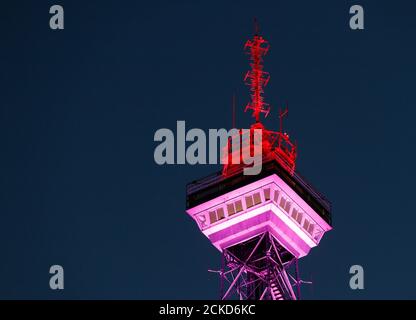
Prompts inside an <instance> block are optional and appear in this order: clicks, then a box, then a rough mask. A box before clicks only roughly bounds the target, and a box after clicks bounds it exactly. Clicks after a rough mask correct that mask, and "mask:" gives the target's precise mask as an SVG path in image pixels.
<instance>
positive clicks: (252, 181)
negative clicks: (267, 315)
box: [186, 26, 332, 300]
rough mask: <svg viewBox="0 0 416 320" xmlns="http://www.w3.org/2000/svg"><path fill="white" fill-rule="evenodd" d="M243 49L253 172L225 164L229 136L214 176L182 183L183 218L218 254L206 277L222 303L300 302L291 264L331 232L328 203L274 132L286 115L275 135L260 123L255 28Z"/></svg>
mask: <svg viewBox="0 0 416 320" xmlns="http://www.w3.org/2000/svg"><path fill="white" fill-rule="evenodd" d="M244 48H245V50H246V51H247V53H248V54H249V55H250V61H251V63H250V66H251V70H250V71H248V72H247V74H246V76H245V78H244V80H245V82H246V83H247V84H248V85H249V87H250V91H251V101H250V102H249V103H248V104H247V106H246V108H245V111H248V110H252V112H253V117H254V118H255V123H254V124H253V125H252V126H251V129H261V130H262V140H261V142H260V143H261V145H262V159H263V160H262V170H261V173H260V174H258V175H253V176H250V175H244V174H243V169H244V167H245V165H244V164H232V163H231V159H232V153H233V150H232V149H231V148H230V141H231V138H230V139H229V144H228V145H227V146H226V148H228V151H229V152H228V162H227V163H226V164H224V165H223V169H222V171H221V172H218V173H215V174H213V175H211V176H208V177H206V178H202V179H200V180H197V181H193V182H191V183H189V184H188V185H187V194H186V200H187V213H188V214H189V215H190V216H191V217H192V219H194V220H195V221H196V223H197V225H198V227H199V229H200V230H201V232H202V233H203V234H204V235H205V236H206V237H207V238H208V239H209V240H210V241H211V243H212V244H213V245H214V246H215V247H216V248H217V249H218V250H219V251H220V252H221V255H222V262H221V269H220V270H219V271H214V272H218V273H219V276H220V298H221V299H222V300H224V299H242V300H295V299H300V285H301V283H304V281H302V280H300V279H299V272H298V259H300V258H302V257H304V256H306V255H307V254H308V253H309V251H310V250H311V249H312V248H313V247H316V246H317V245H318V244H319V242H320V241H321V239H322V236H323V235H324V233H325V232H327V231H329V230H331V229H332V227H331V225H332V222H331V205H330V203H329V201H328V200H326V199H325V197H324V196H323V195H321V194H320V193H319V192H318V191H317V190H316V189H315V188H313V187H312V186H311V185H310V184H309V183H307V182H306V181H305V180H304V179H303V178H302V177H301V176H300V175H299V173H298V172H297V171H295V161H296V155H297V153H296V150H297V148H296V145H295V144H294V143H292V142H291V140H290V139H289V136H288V135H287V134H286V133H285V132H283V128H282V119H283V117H284V116H285V115H286V114H287V109H286V110H284V111H283V112H279V118H280V128H279V131H271V130H267V129H266V128H265V127H264V125H263V124H262V123H261V122H260V115H261V114H264V116H265V117H266V116H267V115H268V114H269V112H270V106H269V105H268V104H266V103H265V102H264V100H263V97H262V93H263V88H264V87H265V86H266V85H267V83H268V82H269V79H270V76H269V74H268V73H267V72H265V71H264V70H263V57H264V56H265V55H266V54H267V53H268V51H269V44H268V42H267V41H266V40H265V39H264V38H263V37H262V36H260V35H259V29H258V27H257V26H256V31H255V35H254V37H253V38H252V39H251V40H248V41H247V42H246V44H245V46H244ZM239 132H240V135H241V131H239ZM240 138H241V137H240ZM253 140H254V139H253ZM250 143H251V144H256V143H259V142H258V141H251V142H250ZM251 147H252V145H250V148H251ZM238 152H240V150H238Z"/></svg>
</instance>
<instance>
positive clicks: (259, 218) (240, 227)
mask: <svg viewBox="0 0 416 320" xmlns="http://www.w3.org/2000/svg"><path fill="white" fill-rule="evenodd" d="M186 212H187V213H188V214H189V215H190V216H191V217H192V218H193V219H194V220H195V221H196V223H197V224H198V227H199V229H200V230H201V232H202V233H203V234H204V235H205V236H207V237H208V239H209V240H210V241H211V243H212V244H213V245H214V246H215V247H216V248H217V249H218V250H220V251H221V252H222V251H223V250H224V249H226V248H229V247H232V246H235V245H236V244H238V243H241V242H244V241H247V240H248V239H250V238H254V237H256V236H258V235H259V234H262V233H265V232H268V233H270V234H271V235H272V236H273V237H274V238H275V239H276V240H277V241H278V243H279V244H280V245H281V246H282V247H283V248H285V249H286V250H287V251H288V252H289V253H291V254H292V255H293V256H294V257H295V258H297V259H298V258H301V257H303V256H305V255H307V254H308V253H309V251H310V250H311V248H313V247H315V246H317V245H318V244H319V242H320V240H321V239H322V236H323V235H324V234H325V232H327V231H329V230H331V229H332V227H331V213H330V212H331V206H330V203H329V202H328V201H327V200H326V199H325V198H324V197H323V196H322V195H321V194H319V193H318V192H317V191H316V190H315V189H314V188H313V187H311V186H310V184H308V183H306V182H305V181H304V179H302V178H301V177H300V176H299V175H298V174H294V175H291V174H289V173H287V172H286V170H284V169H283V168H282V167H281V166H280V165H279V164H278V163H277V162H276V161H270V162H268V163H263V169H262V173H261V174H260V175H257V176H244V175H243V174H242V173H240V174H237V175H234V176H232V177H228V178H224V177H223V176H222V175H221V174H220V173H218V174H215V175H212V176H209V177H207V178H204V179H201V180H199V181H194V182H192V183H190V184H189V185H188V186H187V211H186Z"/></svg>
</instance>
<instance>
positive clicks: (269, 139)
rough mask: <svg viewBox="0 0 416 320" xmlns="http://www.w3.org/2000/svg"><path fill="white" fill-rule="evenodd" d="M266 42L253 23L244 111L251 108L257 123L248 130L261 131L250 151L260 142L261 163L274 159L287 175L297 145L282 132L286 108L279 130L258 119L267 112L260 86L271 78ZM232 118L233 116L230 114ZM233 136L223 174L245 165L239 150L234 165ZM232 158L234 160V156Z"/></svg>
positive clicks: (294, 159) (281, 116) (292, 166)
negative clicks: (266, 67)
mask: <svg viewBox="0 0 416 320" xmlns="http://www.w3.org/2000/svg"><path fill="white" fill-rule="evenodd" d="M269 47H270V46H269V43H268V42H267V41H266V40H265V39H264V38H263V37H262V36H260V35H259V34H258V26H257V25H256V34H255V35H254V37H253V39H251V40H248V41H247V42H246V44H245V46H244V49H245V50H246V51H247V52H248V54H249V55H250V61H251V63H250V66H251V70H250V71H248V72H247V74H246V75H245V77H244V81H245V83H246V84H247V85H249V86H250V92H251V101H250V102H249V103H248V104H247V106H246V108H245V111H247V110H252V111H253V117H254V118H255V119H256V122H255V123H254V124H253V125H252V126H251V130H254V129H261V130H262V141H261V142H259V141H254V139H250V144H251V145H250V152H251V155H253V156H254V144H258V143H261V144H262V148H261V150H262V159H263V162H264V161H267V160H270V159H274V160H276V161H277V162H278V163H279V164H280V165H281V166H282V167H283V168H284V169H285V170H286V171H288V172H289V173H290V174H292V175H293V174H294V172H295V167H296V156H297V146H296V144H295V143H292V142H291V140H290V139H289V135H288V134H287V133H286V132H284V131H283V117H284V116H286V115H287V114H288V109H287V108H286V109H285V110H284V111H282V112H279V120H280V128H279V131H271V130H267V129H266V128H265V127H264V125H263V124H262V123H261V122H260V114H261V113H263V114H265V117H267V116H268V115H269V113H270V106H269V104H267V103H265V102H264V99H263V96H262V94H263V92H264V90H263V88H264V87H265V86H266V85H267V83H268V82H269V80H270V75H269V73H268V72H265V71H264V70H263V56H265V55H266V54H267V52H268V51H269ZM233 119H234V115H233ZM239 135H240V141H241V140H242V133H241V130H240V131H239ZM232 140H233V139H232V138H230V139H229V143H228V145H227V147H226V148H227V149H228V150H227V151H228V152H227V153H225V155H226V157H227V158H226V159H223V161H224V160H226V161H224V162H225V164H224V166H223V170H222V174H223V176H225V177H229V176H232V175H234V174H237V173H239V172H241V170H242V168H243V167H244V164H242V159H241V154H242V151H241V150H238V151H237V152H241V153H240V155H237V158H238V157H239V158H240V164H233V163H232V159H233V154H232V152H233V150H232ZM234 159H236V158H235V157H234Z"/></svg>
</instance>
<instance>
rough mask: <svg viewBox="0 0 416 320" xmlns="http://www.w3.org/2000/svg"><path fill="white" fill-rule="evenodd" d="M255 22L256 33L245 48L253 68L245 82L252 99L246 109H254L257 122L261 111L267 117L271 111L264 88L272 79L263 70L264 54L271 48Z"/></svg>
mask: <svg viewBox="0 0 416 320" xmlns="http://www.w3.org/2000/svg"><path fill="white" fill-rule="evenodd" d="M254 23H255V32H256V33H255V35H254V37H253V39H251V40H248V41H247V42H246V44H245V46H244V50H246V51H247V53H248V54H249V55H250V61H251V62H250V66H251V70H250V71H248V72H247V73H246V76H245V77H244V81H245V83H246V84H247V85H248V86H250V91H251V101H250V102H249V103H248V104H247V106H246V108H245V111H247V110H253V117H254V118H256V122H259V121H260V113H264V114H265V117H267V116H268V114H269V112H270V106H269V105H268V104H267V103H265V102H264V100H263V96H262V94H263V92H264V91H263V88H264V87H265V86H266V85H267V83H268V82H269V79H270V75H269V73H268V72H265V71H263V56H265V55H266V54H267V52H268V50H269V44H268V42H267V41H266V40H265V39H263V37H261V36H260V35H259V34H258V32H259V27H258V24H257V21H256V20H255V21H254Z"/></svg>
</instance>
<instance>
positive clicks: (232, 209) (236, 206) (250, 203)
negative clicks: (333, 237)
mask: <svg viewBox="0 0 416 320" xmlns="http://www.w3.org/2000/svg"><path fill="white" fill-rule="evenodd" d="M262 191H263V196H264V201H268V200H270V199H271V191H272V190H271V189H270V188H266V189H263V190H262ZM273 191H274V194H273V200H274V202H275V203H276V204H278V205H279V207H280V208H282V209H283V211H285V212H286V213H287V214H288V215H290V216H291V217H292V219H293V220H295V221H296V222H297V223H298V224H299V225H300V226H302V227H303V229H305V230H306V232H308V233H309V234H310V235H311V236H312V235H313V232H314V230H315V224H314V223H312V222H311V221H309V220H308V219H307V218H306V217H304V214H303V212H302V211H300V210H299V209H298V208H296V207H293V208H292V201H291V200H289V199H288V198H286V197H285V196H284V195H281V196H280V192H279V190H273ZM279 196H280V201H279V202H278V200H279ZM244 201H245V204H246V209H249V208H251V207H254V206H256V205H258V204H260V203H262V197H261V194H260V191H257V192H255V193H253V194H250V195H246V196H244ZM226 208H227V216H233V215H234V214H236V213H239V212H241V211H243V210H244V208H243V203H242V200H241V199H239V200H236V201H234V202H230V203H228V204H227V205H226ZM291 209H292V210H291ZM225 217H226V216H225V212H224V208H223V207H220V208H218V209H216V210H213V211H209V221H210V224H213V223H215V222H217V221H220V220H222V219H224V218H225ZM302 222H303V224H302Z"/></svg>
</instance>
